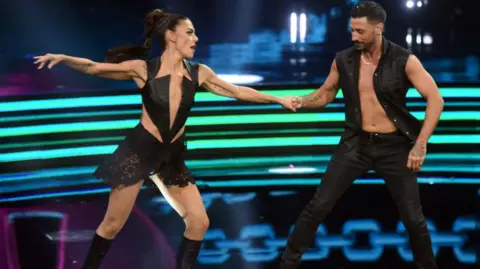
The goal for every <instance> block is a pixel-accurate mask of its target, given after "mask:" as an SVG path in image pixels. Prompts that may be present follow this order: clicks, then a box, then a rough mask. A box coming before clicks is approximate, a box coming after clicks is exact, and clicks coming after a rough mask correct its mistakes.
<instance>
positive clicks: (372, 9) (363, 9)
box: [350, 1, 387, 23]
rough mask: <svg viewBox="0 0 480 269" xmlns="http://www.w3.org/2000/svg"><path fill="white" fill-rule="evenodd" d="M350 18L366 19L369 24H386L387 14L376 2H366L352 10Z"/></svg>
mask: <svg viewBox="0 0 480 269" xmlns="http://www.w3.org/2000/svg"><path fill="white" fill-rule="evenodd" d="M350 17H352V18H355V19H356V18H363V17H366V18H367V20H368V21H369V22H375V23H385V20H386V19H387V12H385V9H383V7H382V6H380V4H378V3H376V2H373V1H364V2H361V3H359V4H358V5H355V6H354V7H353V8H352V9H351V10H350Z"/></svg>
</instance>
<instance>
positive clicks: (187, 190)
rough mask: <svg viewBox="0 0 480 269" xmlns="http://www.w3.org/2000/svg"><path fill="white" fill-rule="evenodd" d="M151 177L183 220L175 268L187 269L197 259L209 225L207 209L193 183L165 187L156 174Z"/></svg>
mask: <svg viewBox="0 0 480 269" xmlns="http://www.w3.org/2000/svg"><path fill="white" fill-rule="evenodd" d="M151 179H152V180H153V182H154V183H155V185H157V187H158V189H159V190H160V191H161V192H162V194H163V196H164V197H165V199H166V200H167V201H168V203H169V204H170V205H171V206H172V207H173V208H174V209H175V211H177V213H178V214H179V215H180V216H181V217H182V218H183V219H184V221H185V225H186V229H185V232H184V234H183V235H184V236H183V240H182V242H181V244H180V249H179V251H178V253H177V268H178V269H180V268H181V269H189V268H191V266H192V265H193V264H194V263H195V262H196V261H197V257H198V253H199V252H200V247H201V246H202V241H203V236H204V235H205V233H206V232H207V229H208V225H209V219H208V216H207V211H206V210H205V206H204V204H203V201H202V197H201V196H200V192H199V191H198V188H197V186H196V185H194V184H189V185H188V186H187V187H183V188H181V187H170V188H167V187H166V186H165V184H163V181H162V180H161V179H160V178H159V177H158V176H157V175H154V176H152V177H151Z"/></svg>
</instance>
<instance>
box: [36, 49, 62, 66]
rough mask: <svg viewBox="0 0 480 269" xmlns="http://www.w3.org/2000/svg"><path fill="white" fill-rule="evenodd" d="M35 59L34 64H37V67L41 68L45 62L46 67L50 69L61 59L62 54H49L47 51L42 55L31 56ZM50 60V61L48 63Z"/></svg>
mask: <svg viewBox="0 0 480 269" xmlns="http://www.w3.org/2000/svg"><path fill="white" fill-rule="evenodd" d="M33 58H34V59H36V61H35V62H34V64H38V69H42V68H43V66H45V64H48V66H47V67H48V69H52V67H54V66H55V65H57V64H59V63H60V62H62V61H63V55H62V54H50V53H47V54H45V55H43V56H35V57H33ZM49 62H50V63H49Z"/></svg>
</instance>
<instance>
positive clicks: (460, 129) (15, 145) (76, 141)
mask: <svg viewBox="0 0 480 269" xmlns="http://www.w3.org/2000/svg"><path fill="white" fill-rule="evenodd" d="M435 130H436V131H440V132H442V131H456V132H466V131H474V130H475V127H473V126H471V127H437V128H436V129H435ZM293 132H294V133H295V134H296V136H298V134H321V133H330V134H332V133H341V132H343V128H318V129H315V128H312V129H299V130H294V131H293V130H291V129H285V130H245V131H216V132H213V131H212V132H208V131H205V132H192V131H189V132H187V133H186V134H185V136H186V137H187V138H200V137H205V136H209V137H212V136H220V137H221V138H224V139H226V138H225V137H224V136H234V135H240V136H241V135H259V134H260V135H278V134H285V133H293ZM124 138H125V136H109V137H99V138H76V139H67V140H53V141H52V140H47V141H37V142H23V143H9V144H3V145H0V149H17V150H18V149H21V148H28V147H41V146H42V147H43V146H60V145H78V144H82V143H98V142H103V143H105V144H110V143H119V142H120V141H122V140H123V139H124ZM231 139H234V138H231Z"/></svg>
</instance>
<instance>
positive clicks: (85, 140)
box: [0, 136, 125, 149]
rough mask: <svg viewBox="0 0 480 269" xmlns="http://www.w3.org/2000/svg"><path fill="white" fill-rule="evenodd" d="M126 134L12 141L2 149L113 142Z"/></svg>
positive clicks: (0, 146) (121, 138)
mask: <svg viewBox="0 0 480 269" xmlns="http://www.w3.org/2000/svg"><path fill="white" fill-rule="evenodd" d="M124 138H125V137H124V136H107V137H98V138H76V139H66V140H53V141H51V140H48V141H38V142H24V143H10V144H3V145H0V149H12V148H17V149H18V148H27V147H43V146H59V145H71V144H79V143H98V142H112V141H118V142H120V141H121V140H123V139H124Z"/></svg>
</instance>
